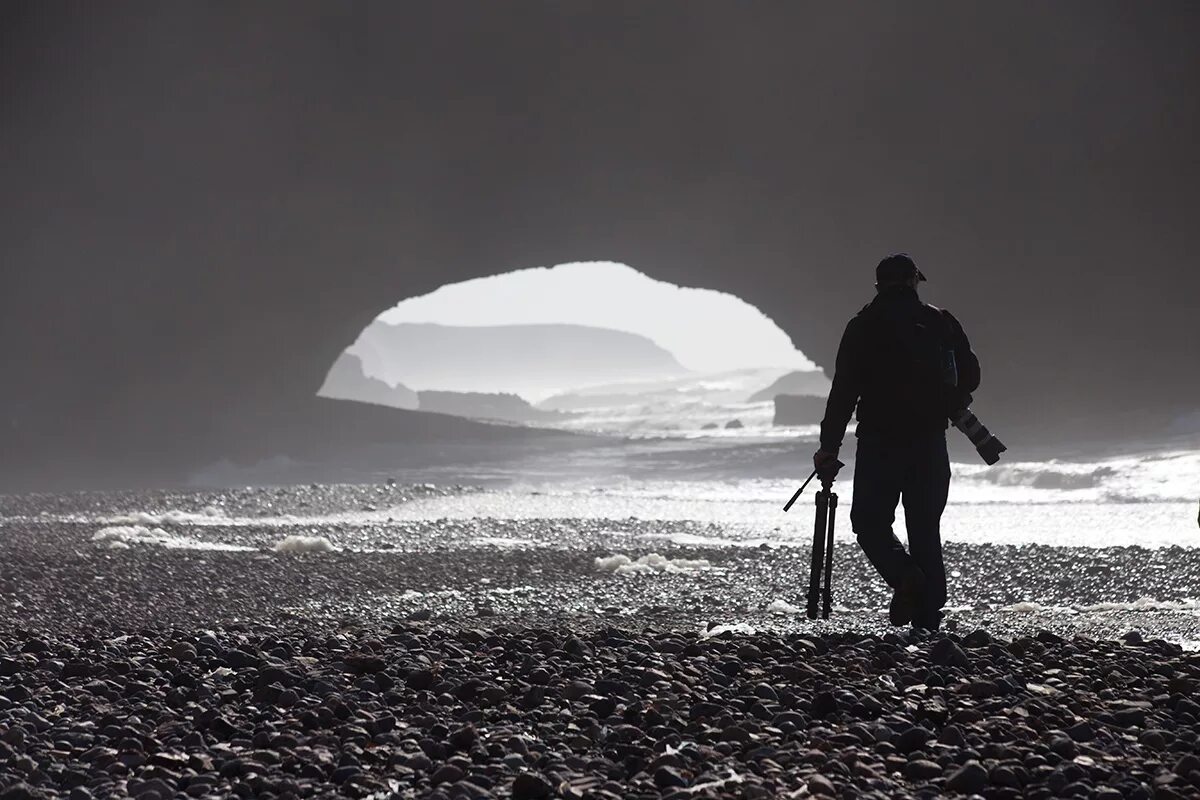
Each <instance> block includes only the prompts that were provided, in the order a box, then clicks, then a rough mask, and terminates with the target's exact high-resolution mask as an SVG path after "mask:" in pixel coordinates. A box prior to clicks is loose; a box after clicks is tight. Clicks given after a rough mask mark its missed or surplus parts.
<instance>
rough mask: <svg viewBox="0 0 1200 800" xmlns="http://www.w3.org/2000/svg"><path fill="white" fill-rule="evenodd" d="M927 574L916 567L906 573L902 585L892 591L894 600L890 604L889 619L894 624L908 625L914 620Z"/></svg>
mask: <svg viewBox="0 0 1200 800" xmlns="http://www.w3.org/2000/svg"><path fill="white" fill-rule="evenodd" d="M924 583H925V576H924V575H923V574H921V571H920V570H919V569H917V568H916V567H913V568H912V569H910V570H909V571H908V572H907V573H905V575H904V577H903V578H902V579H901V581H900V585H899V586H898V587H897V588H896V590H895V591H894V592H892V602H891V603H889V604H888V621H889V622H891V623H892V624H893V625H896V626H900V625H907V624H908V623H910V622H912V618H913V614H914V613H915V612H916V609H917V603H919V602H920V600H921V587H922V585H923V584H924Z"/></svg>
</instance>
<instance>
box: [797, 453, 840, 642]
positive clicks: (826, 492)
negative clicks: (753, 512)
mask: <svg viewBox="0 0 1200 800" xmlns="http://www.w3.org/2000/svg"><path fill="white" fill-rule="evenodd" d="M841 466H842V464H841V462H838V463H837V467H838V468H840V467H841ZM816 474H817V471H816V470H813V473H812V475H809V476H808V480H806V481H805V482H804V485H803V486H801V487H800V488H799V489H797V490H796V493H795V494H794V495H792V499H791V500H788V502H787V505H785V506H784V507H783V510H784V511H787V510H788V509H790V508H791V507H792V504H794V503H795V502H796V500H797V499H798V498H799V497H800V493H801V492H803V491H804V487H805V486H808V484H809V481H811V480H812V479H813V477H814V476H815V475H816ZM836 475H837V469H836V468H835V469H834V470H832V471H831V472H829V473H826V474H823V475H821V491H819V492H817V497H816V504H817V518H816V522H815V524H814V525H813V546H812V567H811V569H810V571H809V573H808V609H807V614H808V618H809V619H816V618H817V608H818V606H820V611H821V618H822V619H829V614H830V612H831V611H832V606H833V590H832V589H831V583H832V580H833V526H834V522H835V521H836V519H837V503H838V497H837V494H836V493H835V492H834V491H833V479H834V476H836ZM822 573H824V575H822ZM822 577H823V578H824V584H825V585H824V587H822V586H821V584H822Z"/></svg>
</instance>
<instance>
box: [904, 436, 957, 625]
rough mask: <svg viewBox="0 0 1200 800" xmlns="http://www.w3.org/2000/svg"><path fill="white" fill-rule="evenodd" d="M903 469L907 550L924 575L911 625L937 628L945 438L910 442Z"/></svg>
mask: <svg viewBox="0 0 1200 800" xmlns="http://www.w3.org/2000/svg"><path fill="white" fill-rule="evenodd" d="M906 460H907V461H908V465H907V468H906V469H905V470H904V487H903V489H904V519H905V522H906V524H907V526H908V549H909V551H910V552H911V554H912V560H913V562H914V563H915V564H916V565H917V566H918V567H920V569H921V571H922V572H923V573H924V574H925V589H924V591H923V592H922V595H921V601H920V602H919V603H918V606H917V610H916V613H915V614H914V615H913V625H916V626H918V627H921V628H928V629H930V630H937V628H938V625H939V624H940V623H941V619H942V611H941V609H942V606H944V605H945V604H946V567H945V564H944V563H943V561H942V530H941V523H942V512H943V511H944V510H945V509H946V497H947V495H948V494H949V491H950V458H949V456H948V455H947V453H946V437H945V436H944V435H938V436H936V437H933V438H931V439H928V440H921V441H919V442H914V443H913V444H912V446H911V449H910V451H909V453H908V458H907V459H906Z"/></svg>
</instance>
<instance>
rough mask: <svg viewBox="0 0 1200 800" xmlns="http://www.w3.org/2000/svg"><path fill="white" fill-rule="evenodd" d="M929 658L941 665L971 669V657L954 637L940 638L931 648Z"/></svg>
mask: <svg viewBox="0 0 1200 800" xmlns="http://www.w3.org/2000/svg"><path fill="white" fill-rule="evenodd" d="M929 659H930V660H931V661H932V662H933V663H934V664H938V665H940V666H947V667H958V668H959V669H969V668H970V666H971V659H970V657H969V656H968V655H967V654H966V652H965V651H964V650H963V649H962V648H961V647H959V646H958V645H957V644H955V642H954V641H953V640H952V639H938V640H937V641H936V642H934V643H933V647H931V648H930V650H929Z"/></svg>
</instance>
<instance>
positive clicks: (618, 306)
mask: <svg viewBox="0 0 1200 800" xmlns="http://www.w3.org/2000/svg"><path fill="white" fill-rule="evenodd" d="M379 319H380V321H383V322H387V323H390V324H399V323H437V324H441V325H455V326H467V327H470V326H485V325H486V326H491V325H534V324H561V323H569V324H574V325H586V326H592V327H597V328H608V329H611V330H618V331H625V332H628V333H635V334H640V335H642V336H645V337H647V338H649V339H651V340H653V341H654V342H655V343H656V344H658V345H659V346H660V347H663V348H665V349H666V350H668V351H670V352H671V353H672V354H674V356H675V357H676V358H677V359H678V360H679V362H680V363H681V364H682V365H683V366H685V367H687V368H688V369H691V370H694V371H697V372H723V371H728V370H735V369H743V368H747V367H786V368H789V369H795V370H814V369H816V368H817V367H816V365H815V364H814V363H813V362H812V361H811V360H810V359H809V358H808V357H807V356H805V355H804V354H803V353H802V352H800V351H799V350H797V349H796V348H795V346H794V345H793V344H792V341H791V339H790V338H789V337H788V335H787V334H786V333H784V332H783V330H782V329H781V328H780V327H779V326H778V325H777V324H775V322H774V321H773V320H772V319H771V318H770V317H768V316H767V315H766V314H764V313H763V312H762V311H760V310H758V309H757V308H756V307H754V306H752V305H751V304H749V303H747V302H746V301H745V300H742V299H741V298H739V297H736V296H734V295H731V294H727V293H725V292H718V291H715V290H712V289H696V288H687V287H680V286H676V285H674V284H671V283H667V282H665V281H658V280H655V279H653V278H650V277H648V276H646V275H643V274H642V273H640V272H638V271H637V270H636V269H634V268H632V267H630V266H627V265H625V264H618V263H616V262H612V261H587V262H575V263H569V264H559V265H558V266H554V267H536V268H532V269H521V270H516V271H513V272H507V273H503V274H499V275H492V276H489V277H486V278H476V279H473V280H468V281H463V282H461V283H452V284H447V285H446V286H443V287H441V288H439V289H437V290H435V291H433V292H430V293H429V294H426V295H422V296H420V297H413V298H409V299H407V300H404V301H402V302H400V303H399V304H397V305H396V306H395V307H394V308H392V309H390V310H389V311H386V312H384V313H383V314H381V315H380V317H379Z"/></svg>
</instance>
